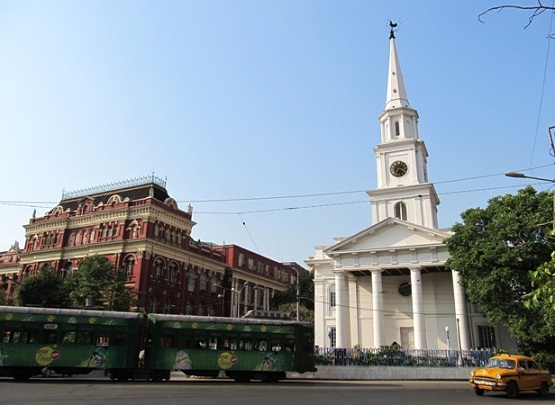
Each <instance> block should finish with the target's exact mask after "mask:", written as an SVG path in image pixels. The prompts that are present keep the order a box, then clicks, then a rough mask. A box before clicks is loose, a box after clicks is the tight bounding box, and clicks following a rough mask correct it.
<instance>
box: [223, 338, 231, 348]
mask: <svg viewBox="0 0 555 405" xmlns="http://www.w3.org/2000/svg"><path fill="white" fill-rule="evenodd" d="M223 348H224V349H228V350H229V349H230V348H231V344H230V343H229V339H224V343H223Z"/></svg>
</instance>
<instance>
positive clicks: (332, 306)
mask: <svg viewBox="0 0 555 405" xmlns="http://www.w3.org/2000/svg"><path fill="white" fill-rule="evenodd" d="M328 304H329V311H330V312H329V314H330V315H334V314H335V304H336V302H335V286H334V285H333V286H331V287H330V289H329V299H328Z"/></svg>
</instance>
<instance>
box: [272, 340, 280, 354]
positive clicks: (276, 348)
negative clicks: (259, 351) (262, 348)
mask: <svg viewBox="0 0 555 405" xmlns="http://www.w3.org/2000/svg"><path fill="white" fill-rule="evenodd" d="M272 351H273V352H280V351H281V345H280V344H279V342H272Z"/></svg>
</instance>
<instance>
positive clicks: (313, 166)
mask: <svg viewBox="0 0 555 405" xmlns="http://www.w3.org/2000/svg"><path fill="white" fill-rule="evenodd" d="M503 3H511V1H509V2H505V1H497V0H495V1H493V0H486V1H483V0H472V1H458V2H445V0H427V1H425V2H422V1H416V0H412V1H410V0H404V1H367V0H364V1H355V0H350V1H343V0H291V1H289V0H279V1H274V0H264V1H259V0H236V1H227V0H219V1H210V0H202V1H193V0H187V1H169V0H168V1H137V0H133V1H67V0H65V1H55V0H51V1H25V0H17V1H6V0H2V1H0V134H1V137H2V138H1V139H2V143H1V151H2V154H1V158H0V169H1V173H2V192H1V194H0V195H1V196H0V200H1V203H0V218H1V224H0V250H7V249H8V248H9V247H10V245H11V244H12V243H13V242H14V241H15V240H18V241H19V242H20V244H21V245H22V246H23V243H24V241H25V238H24V236H25V233H24V229H23V225H24V224H26V223H28V221H29V218H30V217H31V215H32V212H33V209H35V208H36V209H37V215H40V216H42V215H43V214H44V213H45V212H46V211H48V210H50V209H51V208H53V207H54V206H56V205H57V203H58V202H59V201H60V197H61V194H62V191H63V190H66V191H73V190H79V189H84V188H89V187H94V186H99V185H104V184H108V183H113V182H117V181H121V180H126V179H131V178H136V177H141V176H145V175H149V174H151V173H152V172H154V173H155V174H156V175H157V176H160V177H162V178H164V177H166V176H167V188H168V191H169V193H170V195H171V196H172V197H173V198H175V199H176V200H177V201H178V202H179V204H180V207H181V208H182V209H186V207H187V205H188V204H189V203H191V204H192V205H193V207H194V214H193V219H194V221H196V222H197V225H196V226H195V227H194V229H193V234H192V236H193V237H194V238H195V239H202V240H204V241H211V242H215V243H233V244H237V245H241V246H243V247H246V248H248V249H251V250H253V251H255V252H259V253H261V254H263V255H265V256H268V257H270V258H273V259H275V260H278V261H297V262H299V263H301V264H304V263H303V261H304V260H306V259H308V258H309V257H310V256H312V255H313V253H314V246H316V245H329V244H332V243H333V238H334V237H338V236H349V235H352V234H354V233H356V232H358V231H361V230H363V229H364V228H366V227H368V226H369V225H370V221H371V218H370V203H369V198H368V196H367V195H366V193H365V191H364V190H370V189H374V188H375V187H376V164H375V155H374V152H373V147H374V146H375V145H376V144H377V143H379V142H380V128H379V121H378V116H379V115H380V114H381V113H382V111H383V110H384V107H385V97H386V85H387V63H388V50H389V41H388V35H389V29H388V26H387V23H388V21H389V20H390V19H391V20H394V21H397V22H399V23H400V24H399V26H400V27H399V30H398V32H397V40H396V42H397V50H398V54H399V59H400V61H401V67H402V70H403V75H404V79H405V84H406V88H407V94H408V98H409V102H410V104H411V106H412V107H413V108H415V109H417V110H418V112H419V115H420V121H419V123H420V125H419V129H420V137H421V139H423V140H424V141H425V142H426V146H427V148H428V151H429V154H430V156H429V158H428V171H429V179H430V181H431V182H433V183H434V184H435V186H436V189H437V191H438V193H439V197H440V199H441V204H440V206H439V221H440V226H441V227H450V226H452V225H453V224H454V223H455V222H457V221H459V220H460V213H461V212H463V211H464V210H465V209H468V208H471V207H478V206H479V207H485V206H486V205H487V202H488V200H489V199H490V198H492V197H494V196H497V195H503V194H508V193H515V192H516V191H517V190H518V189H519V188H521V187H523V186H524V185H526V184H530V183H531V182H530V181H526V180H519V179H510V178H506V177H505V176H504V175H503V173H504V172H506V171H510V170H527V171H525V172H526V173H527V174H528V175H534V176H538V177H548V178H554V177H555V174H554V168H553V163H554V159H553V157H552V156H551V155H550V153H549V152H550V142H549V138H548V130H547V128H548V127H549V126H552V125H555V115H554V114H553V113H554V112H555V88H554V84H555V83H554V74H553V59H554V58H555V54H554V52H553V48H554V47H555V42H554V40H551V44H550V43H549V42H550V41H549V40H548V39H547V35H548V34H549V32H553V31H555V29H553V28H552V27H551V26H550V25H551V24H552V14H550V13H544V14H543V15H541V16H539V17H538V18H537V19H536V20H535V21H534V22H533V24H532V25H531V26H529V27H528V28H526V29H524V27H525V26H526V24H527V23H528V17H529V13H527V12H525V11H516V10H505V11H503V12H501V13H496V12H494V13H489V14H487V15H486V16H484V17H483V21H484V23H481V22H480V21H479V20H478V15H479V14H480V13H481V12H482V11H484V10H486V9H487V8H488V7H491V6H495V5H500V4H503ZM519 3H521V2H519ZM525 3H527V4H530V5H534V4H536V2H535V1H532V0H530V1H528V2H525ZM550 45H551V46H550ZM550 48H551V52H550V53H551V54H550V55H549V57H550V58H548V51H549V49H550ZM546 69H547V70H546ZM531 168H536V169H532V170H528V169H531ZM548 186H549V185H545V184H538V187H539V188H540V189H545V188H546V187H548ZM316 194H320V195H316ZM301 196H305V197H301ZM272 197H275V198H272ZM286 197H291V198H286ZM208 200H210V201H213V202H207V201H208ZM288 208H294V209H288Z"/></svg>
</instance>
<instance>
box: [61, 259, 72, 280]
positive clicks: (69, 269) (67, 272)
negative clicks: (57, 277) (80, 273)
mask: <svg viewBox="0 0 555 405" xmlns="http://www.w3.org/2000/svg"><path fill="white" fill-rule="evenodd" d="M72 272H73V265H72V264H71V263H70V262H68V263H67V264H66V265H65V266H64V268H63V269H62V274H61V275H62V279H65V278H67V277H69V276H70V275H71V273H72Z"/></svg>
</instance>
